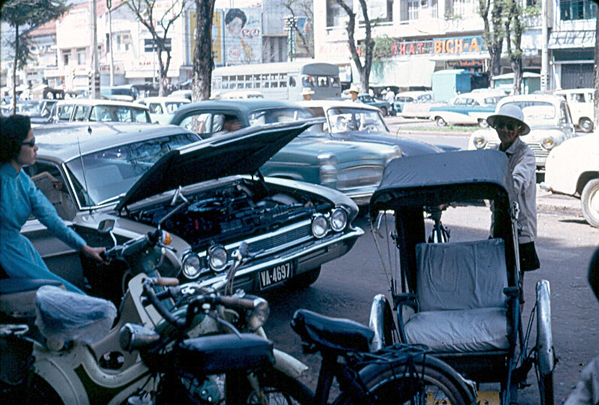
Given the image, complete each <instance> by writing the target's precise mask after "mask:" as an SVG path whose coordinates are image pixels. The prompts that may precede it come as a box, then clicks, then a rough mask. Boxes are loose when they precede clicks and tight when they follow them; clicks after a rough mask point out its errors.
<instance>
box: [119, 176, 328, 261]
mask: <svg viewBox="0 0 599 405" xmlns="http://www.w3.org/2000/svg"><path fill="white" fill-rule="evenodd" d="M184 197H185V199H186V200H187V201H186V202H185V203H183V204H182V205H183V207H181V208H180V209H179V210H178V211H177V212H175V213H173V214H172V215H170V216H169V217H168V218H166V220H164V222H163V223H162V228H163V229H165V230H166V231H169V232H172V233H173V234H175V235H177V236H179V237H181V238H183V239H185V240H186V241H187V243H189V244H190V245H191V247H192V249H194V250H196V249H202V248H205V247H208V246H210V245H211V244H215V243H217V244H218V243H223V244H224V243H230V242H233V241H235V240H238V239H242V238H247V237H249V236H252V235H255V234H264V233H266V232H271V231H274V230H276V229H278V228H280V227H282V226H285V225H288V224H290V223H294V222H297V221H299V220H303V219H310V218H311V217H312V215H313V214H314V213H316V212H320V211H325V210H330V209H331V208H332V204H331V203H329V202H327V201H326V200H325V199H320V198H318V197H317V196H314V195H310V194H307V193H304V192H302V191H299V190H298V191H293V192H291V193H290V192H289V189H287V188H285V189H275V187H273V186H271V185H269V186H267V185H265V184H264V183H262V182H258V181H251V180H245V179H244V180H239V181H235V182H234V183H230V184H228V185H227V186H223V187H221V188H216V189H212V190H209V191H204V192H201V193H197V194H192V195H185V196H184ZM179 205H180V204H179V203H176V204H175V205H174V206H173V205H171V201H166V202H164V203H162V204H159V205H155V206H152V207H150V208H145V209H143V210H140V211H136V212H132V213H130V214H129V216H130V217H131V218H132V219H134V220H136V221H139V222H142V223H145V224H147V225H151V226H154V227H157V226H158V224H159V223H160V222H161V221H163V218H165V217H166V216H167V215H168V214H169V213H171V212H172V211H173V210H174V209H175V208H176V207H177V206H179Z"/></svg>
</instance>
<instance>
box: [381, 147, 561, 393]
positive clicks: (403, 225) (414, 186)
mask: <svg viewBox="0 0 599 405" xmlns="http://www.w3.org/2000/svg"><path fill="white" fill-rule="evenodd" d="M447 207H454V208H456V209H459V210H462V211H466V213H475V214H472V219H469V220H468V223H466V224H464V227H463V228H462V227H460V228H458V229H457V230H463V229H468V231H469V232H468V235H457V237H456V235H453V234H452V238H453V239H452V241H451V242H448V241H447V238H448V232H446V228H445V227H444V226H443V225H442V224H441V222H440V218H441V215H439V213H440V212H441V211H443V210H445V209H446V208H447ZM487 207H490V210H489V208H487ZM481 213H482V214H483V215H488V217H489V226H488V228H485V229H483V231H482V232H481V231H480V229H477V230H476V231H475V232H473V231H472V230H471V229H469V228H471V227H472V226H473V224H475V223H476V222H477V221H478V219H476V218H478V217H476V216H475V215H481ZM370 215H371V218H372V219H371V221H372V227H373V235H374V238H375V241H376V245H377V248H378V249H379V254H380V255H381V259H383V266H384V267H385V271H386V272H388V273H391V277H390V283H391V293H392V294H391V295H392V301H393V302H392V305H393V309H394V310H396V319H397V324H395V322H394V316H393V311H392V309H391V303H389V301H388V300H387V298H386V297H385V296H384V295H382V294H380V295H377V296H376V297H375V298H374V300H373V304H372V312H371V317H370V327H371V328H373V329H374V330H375V341H377V342H378V345H379V346H380V347H384V346H388V345H390V344H394V343H408V344H425V345H427V346H428V347H429V348H430V349H431V354H432V355H434V356H435V357H437V358H440V359H442V360H444V361H445V362H447V363H449V364H450V365H451V366H452V367H453V368H454V369H456V370H457V371H458V372H459V373H461V374H462V375H463V376H464V377H465V378H467V379H470V380H473V381H475V382H476V384H477V387H478V389H479V401H480V403H484V400H490V403H492V402H495V403H498V402H499V399H500V400H501V402H500V403H501V404H505V405H507V404H511V403H517V396H518V389H519V388H522V387H524V386H525V383H526V379H527V375H528V373H529V371H530V369H531V368H532V366H534V369H535V371H536V376H537V381H538V386H539V391H540V398H541V400H540V403H541V404H553V370H554V366H555V362H556V360H555V354H554V349H553V343H552V332H551V303H550V291H549V282H548V281H547V280H540V281H539V282H537V284H536V298H535V300H534V302H533V303H532V305H533V308H532V311H531V313H530V317H529V321H528V323H527V324H526V325H523V323H522V311H523V304H524V297H523V278H522V276H521V273H520V262H519V253H518V238H517V216H518V204H517V200H516V199H515V195H514V191H513V183H512V178H511V174H510V172H509V170H508V160H507V157H506V155H505V154H504V153H502V152H499V151H496V150H485V151H458V152H447V153H440V154H435V155H426V156H413V157H404V158H401V159H395V160H393V161H391V162H390V163H389V164H388V165H387V167H386V169H385V172H384V175H383V180H382V182H381V184H380V186H379V188H378V189H377V191H376V192H375V193H374V194H373V196H372V199H371V203H370ZM391 215H392V216H393V217H394V220H393V222H391V221H390V220H389V221H388V220H387V219H388V217H387V216H391ZM430 217H432V218H434V222H435V223H434V224H433V225H432V226H431V224H430V222H429V221H426V219H427V218H430ZM393 223H394V225H393ZM385 226H387V227H388V228H389V229H387V230H388V231H389V232H387V233H386V235H385V232H383V229H384V228H385ZM431 229H432V235H431V236H430V237H429V238H427V236H426V234H427V233H428V232H427V231H430V230H431ZM487 229H488V230H489V231H488V232H487ZM452 231H456V229H452ZM472 234H475V235H477V236H476V237H477V238H480V239H479V240H471V239H472V236H471V235H472ZM381 238H386V239H387V243H388V246H389V249H388V250H387V252H388V253H387V254H388V256H387V257H386V258H385V254H384V253H383V252H384V249H382V248H381V245H380V244H379V241H380V239H381ZM468 238H469V239H470V240H468ZM427 240H428V242H427ZM528 300H529V298H527V303H528ZM535 323H536V333H534V332H535V330H534V329H535ZM534 339H536V341H535V340H534ZM481 384H484V385H482V387H485V388H486V387H497V386H498V387H499V390H497V389H495V390H494V391H486V390H483V389H482V388H481ZM482 391H484V393H483V392H482Z"/></svg>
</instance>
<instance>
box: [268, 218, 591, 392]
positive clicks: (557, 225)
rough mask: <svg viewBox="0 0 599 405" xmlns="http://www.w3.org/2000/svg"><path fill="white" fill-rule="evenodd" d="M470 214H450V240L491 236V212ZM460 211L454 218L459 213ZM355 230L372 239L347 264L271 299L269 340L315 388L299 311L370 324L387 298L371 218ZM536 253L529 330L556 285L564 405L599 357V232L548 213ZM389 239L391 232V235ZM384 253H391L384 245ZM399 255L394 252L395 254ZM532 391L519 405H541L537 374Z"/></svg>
mask: <svg viewBox="0 0 599 405" xmlns="http://www.w3.org/2000/svg"><path fill="white" fill-rule="evenodd" d="M466 210H470V211H467V212H466V213H460V212H459V210H458V209H456V210H453V209H449V210H448V211H447V212H446V213H445V214H444V217H443V218H444V223H445V224H446V225H448V226H449V228H450V230H451V231H452V240H459V239H460V238H473V237H475V238H480V237H483V238H484V237H485V234H487V232H488V231H487V229H488V224H487V222H488V218H487V217H488V212H489V210H488V209H485V208H484V207H481V208H468V209H466ZM454 211H455V212H454ZM357 225H358V226H360V227H362V228H363V229H364V230H365V231H366V233H365V235H364V236H362V237H361V238H360V239H359V240H358V241H357V243H356V245H355V246H354V248H353V249H352V250H351V251H350V252H349V253H348V254H347V255H345V256H344V257H342V258H339V259H337V260H335V261H333V262H331V263H328V264H327V265H325V266H323V269H322V273H321V276H320V278H319V279H318V280H317V281H316V283H315V284H313V285H312V286H311V287H310V288H307V289H304V290H300V291H290V292H289V291H286V290H280V291H278V292H277V293H272V294H270V295H268V296H265V298H267V299H268V300H269V302H270V304H271V310H272V312H271V317H270V319H269V321H268V323H267V325H266V330H267V334H268V335H269V337H270V338H271V339H272V340H273V341H274V342H275V346H276V347H278V348H279V349H282V350H284V351H286V352H287V353H290V354H292V355H293V356H295V357H296V358H299V359H301V360H302V361H304V362H305V363H306V364H307V365H309V366H310V370H309V372H308V374H307V375H306V376H305V378H304V380H305V382H306V383H307V384H308V385H309V386H311V388H313V389H314V388H315V384H316V379H317V373H318V367H319V361H320V358H319V357H318V356H315V355H304V354H303V353H302V350H301V347H300V340H299V339H298V338H297V337H296V335H295V334H294V332H293V331H292V329H291V328H290V326H289V321H290V320H291V317H292V315H293V313H294V312H295V310H296V309H298V308H307V309H310V310H313V311H316V312H320V313H322V314H325V315H328V316H334V317H344V318H349V319H353V320H355V321H358V322H361V323H363V324H367V323H368V317H369V313H370V304H371V300H372V297H373V296H374V295H376V294H379V293H385V294H387V295H388V296H389V282H388V277H389V276H390V274H388V273H386V272H385V271H383V266H382V265H381V263H382V262H381V259H380V256H379V254H378V253H377V246H376V244H375V242H374V238H373V236H372V234H371V232H370V230H369V228H370V225H369V222H368V220H367V219H365V218H360V219H359V220H358V221H357ZM538 232H539V238H538V242H537V249H538V254H539V257H540V260H541V263H542V268H541V269H540V270H538V271H535V272H530V273H527V274H526V277H525V300H526V303H525V305H524V311H523V314H524V316H523V320H524V325H526V321H527V319H528V317H529V314H530V311H531V309H532V306H533V303H534V297H535V292H534V287H535V283H536V281H538V280H539V279H541V278H544V279H547V280H549V281H550V283H551V295H552V322H553V339H554V346H555V350H556V352H557V355H558V357H559V363H558V365H557V368H556V370H555V374H554V375H555V393H556V395H555V397H556V401H557V402H556V403H561V399H562V398H564V397H565V396H566V395H567V394H568V392H570V390H571V388H572V387H573V386H574V385H575V383H576V382H577V380H578V376H579V373H580V371H581V369H582V367H583V366H584V365H585V364H586V363H587V361H589V360H590V359H591V358H593V357H594V356H597V355H599V302H597V300H596V299H595V297H594V296H593V294H592V291H591V290H590V287H589V286H588V283H587V279H586V276H587V271H588V264H589V261H590V257H591V255H592V253H593V252H594V250H595V248H596V247H597V245H598V241H599V229H596V228H592V227H591V226H589V225H588V224H587V223H586V222H585V221H584V220H583V219H581V218H580V217H579V216H577V215H576V213H572V212H560V211H559V210H545V209H543V211H542V212H540V213H539V219H538ZM385 233H386V232H385ZM377 241H378V242H379V243H382V245H381V249H382V251H383V252H386V251H387V245H386V242H384V241H383V240H382V239H381V238H380V237H378V236H377ZM392 250H393V249H391V251H392ZM528 382H529V383H531V384H532V386H531V387H529V388H526V389H524V390H521V391H520V398H519V399H520V403H521V404H537V403H538V390H537V387H536V380H535V375H534V371H531V373H529V381H528Z"/></svg>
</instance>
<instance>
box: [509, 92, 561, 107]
mask: <svg viewBox="0 0 599 405" xmlns="http://www.w3.org/2000/svg"><path fill="white" fill-rule="evenodd" d="M518 101H546V102H549V103H553V104H559V103H561V102H563V101H565V100H564V99H563V98H562V97H560V96H555V95H549V94H520V95H517V96H507V97H504V98H502V99H501V100H499V103H498V104H500V105H503V104H506V103H510V102H518Z"/></svg>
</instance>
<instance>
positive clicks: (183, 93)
mask: <svg viewBox="0 0 599 405" xmlns="http://www.w3.org/2000/svg"><path fill="white" fill-rule="evenodd" d="M168 97H178V98H186V99H188V100H189V101H191V90H185V89H184V90H175V91H173V92H172V93H171V94H169V95H168Z"/></svg>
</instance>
